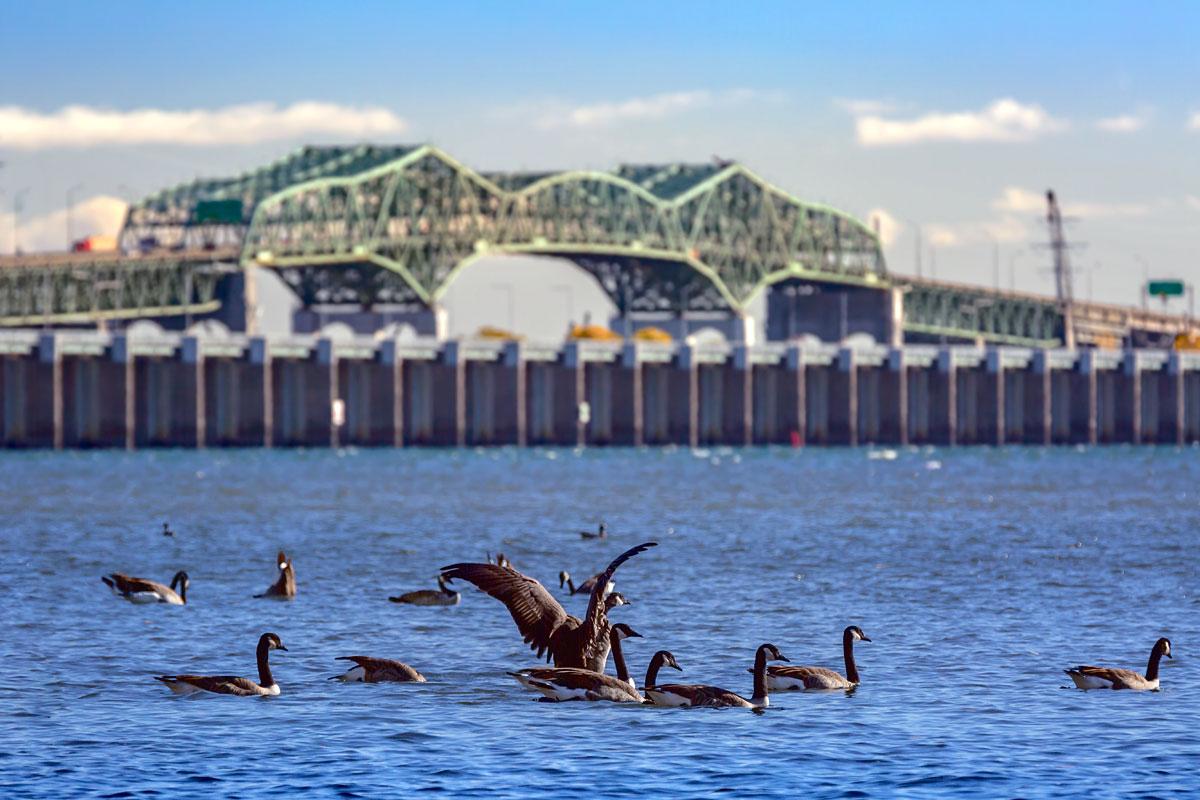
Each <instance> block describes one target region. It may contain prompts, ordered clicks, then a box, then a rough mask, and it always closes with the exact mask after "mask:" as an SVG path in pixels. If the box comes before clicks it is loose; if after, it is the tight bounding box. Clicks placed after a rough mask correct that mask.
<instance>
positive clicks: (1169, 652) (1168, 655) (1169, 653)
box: [1167, 650, 1175, 661]
mask: <svg viewBox="0 0 1200 800" xmlns="http://www.w3.org/2000/svg"><path fill="white" fill-rule="evenodd" d="M1167 658H1169V659H1171V660H1172V661H1174V660H1175V656H1173V655H1171V651H1170V650H1168V651H1167Z"/></svg>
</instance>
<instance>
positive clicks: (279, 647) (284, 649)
mask: <svg viewBox="0 0 1200 800" xmlns="http://www.w3.org/2000/svg"><path fill="white" fill-rule="evenodd" d="M275 649H276V650H282V651H283V652H285V653H286V652H287V648H286V647H284V646H283V642H280V643H279V646H278V647H276V648H275Z"/></svg>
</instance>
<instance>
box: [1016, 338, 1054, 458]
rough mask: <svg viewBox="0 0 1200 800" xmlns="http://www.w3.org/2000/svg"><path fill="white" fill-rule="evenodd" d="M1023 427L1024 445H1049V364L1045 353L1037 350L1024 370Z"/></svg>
mask: <svg viewBox="0 0 1200 800" xmlns="http://www.w3.org/2000/svg"><path fill="white" fill-rule="evenodd" d="M1025 370H1026V371H1025V375H1024V383H1025V414H1024V416H1025V425H1024V431H1023V434H1022V441H1024V442H1025V443H1026V444H1040V445H1043V446H1045V445H1048V444H1050V437H1051V433H1052V431H1053V428H1052V422H1051V399H1052V398H1051V385H1050V378H1051V375H1050V363H1049V361H1047V359H1046V352H1045V351H1044V350H1038V351H1036V352H1034V354H1033V358H1032V359H1031V360H1030V363H1029V365H1028V366H1027V367H1026V368H1025Z"/></svg>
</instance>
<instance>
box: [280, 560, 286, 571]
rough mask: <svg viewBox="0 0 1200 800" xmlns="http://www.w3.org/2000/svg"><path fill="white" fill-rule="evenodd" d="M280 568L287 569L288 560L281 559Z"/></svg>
mask: <svg viewBox="0 0 1200 800" xmlns="http://www.w3.org/2000/svg"><path fill="white" fill-rule="evenodd" d="M279 568H280V569H287V562H286V561H280V562H279Z"/></svg>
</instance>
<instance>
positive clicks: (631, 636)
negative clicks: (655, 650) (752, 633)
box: [629, 631, 1170, 658]
mask: <svg viewBox="0 0 1200 800" xmlns="http://www.w3.org/2000/svg"><path fill="white" fill-rule="evenodd" d="M629 638H630V639H644V638H646V637H644V636H642V635H641V634H640V633H638V632H637V631H634V632H633V633H631V634H629ZM1167 657H1168V658H1170V655H1169V654H1168V656H1167Z"/></svg>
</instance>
